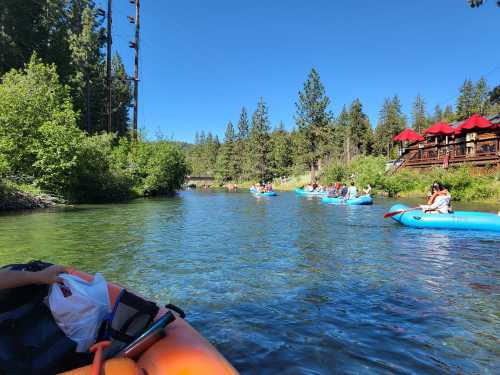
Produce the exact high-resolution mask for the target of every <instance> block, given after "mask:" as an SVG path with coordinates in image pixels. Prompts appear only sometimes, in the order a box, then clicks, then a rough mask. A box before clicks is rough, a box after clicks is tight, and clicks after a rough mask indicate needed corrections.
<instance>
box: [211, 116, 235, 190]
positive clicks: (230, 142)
mask: <svg viewBox="0 0 500 375" xmlns="http://www.w3.org/2000/svg"><path fill="white" fill-rule="evenodd" d="M234 146H235V134H234V127H233V124H232V122H231V121H229V122H228V124H227V127H226V133H225V135H224V143H223V144H222V146H221V147H220V151H219V153H218V155H217V173H216V177H217V178H218V179H219V180H221V181H223V182H228V181H234V180H235V179H236V172H237V171H236V167H237V165H236V161H235V158H234Z"/></svg>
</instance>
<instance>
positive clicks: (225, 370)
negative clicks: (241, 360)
mask: <svg viewBox="0 0 500 375" xmlns="http://www.w3.org/2000/svg"><path fill="white" fill-rule="evenodd" d="M71 273H72V274H74V275H77V276H79V277H81V278H83V279H85V280H91V279H92V276H90V275H88V274H85V273H83V272H79V271H73V272H71ZM122 289H123V288H122V287H120V286H119V285H117V284H114V283H108V291H109V298H110V306H113V305H114V302H115V301H116V299H117V298H118V296H119V294H120V292H121V290H122ZM165 312H167V310H166V309H165V308H163V309H161V310H160V312H159V313H158V316H160V315H163V314H164V313H165ZM173 313H174V314H175V312H173ZM164 331H165V337H163V338H161V339H160V340H158V341H157V342H155V343H154V344H153V345H152V346H150V347H149V348H148V349H146V351H145V352H143V353H142V354H140V355H139V357H138V358H133V359H129V358H114V359H110V360H107V361H105V363H104V364H103V366H102V368H101V370H100V374H101V375H115V374H116V375H129V374H130V375H144V374H147V375H237V374H238V372H237V371H236V370H235V369H234V367H233V366H232V365H231V364H230V363H229V362H228V361H227V360H226V359H225V358H224V357H223V356H222V354H220V353H219V352H218V351H217V349H215V348H214V347H213V346H212V345H211V344H210V343H209V342H208V341H207V340H206V339H205V338H203V337H202V336H201V335H200V334H199V333H198V332H197V331H196V330H195V329H194V328H193V327H191V326H190V325H189V323H188V322H186V321H185V320H184V319H182V318H181V317H179V316H178V315H177V314H176V319H175V320H174V321H173V322H172V323H170V324H169V325H167V326H166V327H165V329H164ZM87 374H88V375H92V374H94V372H93V366H92V365H90V366H85V367H81V368H78V369H75V370H72V371H68V372H65V373H64V375H87Z"/></svg>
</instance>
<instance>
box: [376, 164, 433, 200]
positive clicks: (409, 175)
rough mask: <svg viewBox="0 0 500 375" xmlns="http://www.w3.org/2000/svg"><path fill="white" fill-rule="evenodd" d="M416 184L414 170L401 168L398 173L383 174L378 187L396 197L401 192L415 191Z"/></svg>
mask: <svg viewBox="0 0 500 375" xmlns="http://www.w3.org/2000/svg"><path fill="white" fill-rule="evenodd" d="M417 186H418V179H417V176H416V175H415V172H412V171H409V170H403V171H401V172H400V173H398V174H394V175H389V176H385V178H384V179H383V180H382V181H381V184H380V187H381V188H382V189H383V190H384V191H385V192H387V194H389V196H390V197H396V196H397V195H398V194H399V193H401V192H411V191H415V190H416V189H417ZM429 186H430V185H429Z"/></svg>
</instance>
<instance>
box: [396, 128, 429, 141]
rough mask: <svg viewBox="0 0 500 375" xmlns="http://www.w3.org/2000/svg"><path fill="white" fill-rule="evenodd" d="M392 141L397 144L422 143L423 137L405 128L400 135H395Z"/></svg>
mask: <svg viewBox="0 0 500 375" xmlns="http://www.w3.org/2000/svg"><path fill="white" fill-rule="evenodd" d="M393 139H394V140H395V141H399V142H403V141H409V142H417V141H423V140H424V137H422V136H421V135H420V134H418V133H417V132H416V131H415V130H413V129H410V128H406V129H405V130H403V131H402V132H401V133H399V134H398V135H396V136H395V137H394V138H393Z"/></svg>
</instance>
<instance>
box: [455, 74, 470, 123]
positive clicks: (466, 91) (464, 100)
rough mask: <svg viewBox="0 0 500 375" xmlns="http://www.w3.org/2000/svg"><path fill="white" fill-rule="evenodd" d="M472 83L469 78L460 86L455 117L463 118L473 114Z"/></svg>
mask: <svg viewBox="0 0 500 375" xmlns="http://www.w3.org/2000/svg"><path fill="white" fill-rule="evenodd" d="M473 100H474V85H473V84H472V81H471V80H470V79H466V80H465V81H464V83H463V84H462V86H461V87H460V95H459V96H458V98H457V106H456V118H457V120H465V119H466V118H469V117H470V116H472V115H473V114H474V103H473Z"/></svg>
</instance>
